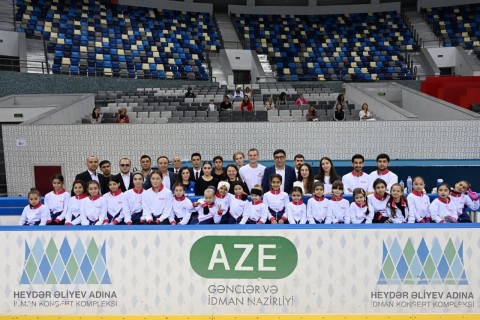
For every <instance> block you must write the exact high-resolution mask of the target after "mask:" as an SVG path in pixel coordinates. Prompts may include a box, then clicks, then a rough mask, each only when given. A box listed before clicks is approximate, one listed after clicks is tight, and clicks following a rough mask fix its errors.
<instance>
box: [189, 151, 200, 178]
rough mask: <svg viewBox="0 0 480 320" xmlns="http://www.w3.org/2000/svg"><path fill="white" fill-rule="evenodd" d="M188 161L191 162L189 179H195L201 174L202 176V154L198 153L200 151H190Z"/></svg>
mask: <svg viewBox="0 0 480 320" xmlns="http://www.w3.org/2000/svg"><path fill="white" fill-rule="evenodd" d="M190 162H191V163H192V167H191V168H190V169H189V170H190V180H192V181H195V180H197V179H198V178H200V177H201V176H203V170H202V156H201V155H200V153H198V152H195V153H192V155H191V156H190Z"/></svg>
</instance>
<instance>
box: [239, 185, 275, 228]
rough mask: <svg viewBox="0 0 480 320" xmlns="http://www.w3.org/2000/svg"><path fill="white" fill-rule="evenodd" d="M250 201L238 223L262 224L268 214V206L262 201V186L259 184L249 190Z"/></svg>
mask: <svg viewBox="0 0 480 320" xmlns="http://www.w3.org/2000/svg"><path fill="white" fill-rule="evenodd" d="M250 194H251V195H252V202H249V204H248V206H247V208H246V209H245V213H244V214H243V218H242V221H240V224H264V223H265V222H266V221H267V217H268V215H269V212H268V207H267V206H266V205H265V203H264V202H263V201H262V187H261V186H260V185H259V184H256V185H255V186H253V188H252V189H251V190H250Z"/></svg>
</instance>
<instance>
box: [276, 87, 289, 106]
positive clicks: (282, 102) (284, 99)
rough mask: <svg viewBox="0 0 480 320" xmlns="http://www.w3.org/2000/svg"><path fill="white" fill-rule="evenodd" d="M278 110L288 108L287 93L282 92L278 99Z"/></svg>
mask: <svg viewBox="0 0 480 320" xmlns="http://www.w3.org/2000/svg"><path fill="white" fill-rule="evenodd" d="M276 105H277V108H278V107H279V106H286V105H287V94H286V93H285V92H283V91H282V92H281V93H280V95H279V96H278V99H277V103H276Z"/></svg>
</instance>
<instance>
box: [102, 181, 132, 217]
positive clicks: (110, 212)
mask: <svg viewBox="0 0 480 320" xmlns="http://www.w3.org/2000/svg"><path fill="white" fill-rule="evenodd" d="M120 179H122V178H121V177H119V176H112V177H110V181H109V182H108V188H109V189H110V192H108V193H106V194H104V195H103V198H105V201H106V202H107V216H106V218H105V219H104V221H103V224H119V223H121V222H122V221H123V218H124V211H127V210H128V209H127V210H124V207H125V204H126V203H125V197H124V195H123V192H122V189H120Z"/></svg>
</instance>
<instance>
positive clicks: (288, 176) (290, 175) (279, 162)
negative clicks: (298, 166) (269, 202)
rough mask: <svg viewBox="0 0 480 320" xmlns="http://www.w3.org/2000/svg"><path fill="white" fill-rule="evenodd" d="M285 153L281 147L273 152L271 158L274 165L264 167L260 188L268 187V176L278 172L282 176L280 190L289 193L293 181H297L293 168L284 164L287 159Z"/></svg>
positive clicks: (267, 188) (266, 188)
mask: <svg viewBox="0 0 480 320" xmlns="http://www.w3.org/2000/svg"><path fill="white" fill-rule="evenodd" d="M286 155H287V154H286V153H285V150H283V149H277V150H275V151H274V152H273V159H274V160H275V165H273V166H270V167H267V168H265V172H264V174H263V179H262V188H263V189H264V190H269V189H270V177H271V176H273V175H275V174H279V175H281V176H282V181H281V183H282V185H281V187H280V190H282V191H285V192H286V193H288V194H289V193H290V191H291V190H292V187H293V183H294V182H295V181H297V177H296V176H295V169H293V168H292V167H290V166H288V165H286V164H285V161H286V160H287V156H286Z"/></svg>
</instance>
